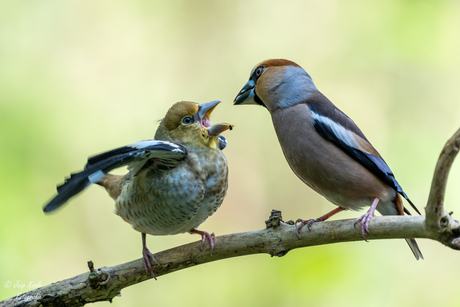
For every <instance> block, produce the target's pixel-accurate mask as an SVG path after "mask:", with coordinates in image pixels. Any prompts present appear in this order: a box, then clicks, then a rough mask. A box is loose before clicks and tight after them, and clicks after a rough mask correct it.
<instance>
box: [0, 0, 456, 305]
mask: <svg viewBox="0 0 460 307" xmlns="http://www.w3.org/2000/svg"><path fill="white" fill-rule="evenodd" d="M459 16H460V2H458V1H400V0H387V1H364V0H349V1H329V0H327V1H319V0H318V1H304V0H302V1H300V0H299V1H250V0H249V1H223V0H221V1H146V0H143V1H142V0H138V1H107V0H101V1H89V0H78V1H75V0H66V1H58V0H56V1H46V0H45V1H13V0H2V1H1V2H0V131H1V134H0V170H1V171H0V174H1V176H0V205H1V209H0V300H2V299H6V298H8V297H11V296H14V295H16V294H18V293H21V292H25V291H27V290H31V289H28V285H29V283H30V282H33V283H38V282H40V284H41V285H46V284H49V283H52V282H55V281H58V280H62V279H65V278H69V277H72V276H74V275H77V274H80V273H82V272H85V271H86V270H87V265H86V262H87V261H88V260H92V261H93V262H94V263H95V266H96V267H100V266H112V265H116V264H120V263H123V262H127V261H129V260H133V259H137V258H140V256H141V236H140V234H139V233H137V232H135V231H133V230H132V229H131V228H130V226H129V225H128V224H126V223H124V222H123V221H122V220H121V219H120V218H119V217H117V216H116V215H114V214H113V213H112V211H113V201H112V200H111V199H110V198H109V197H107V195H106V193H105V191H103V190H102V189H101V188H99V187H92V188H90V189H88V190H87V191H85V192H84V193H83V194H81V195H80V196H79V197H77V198H74V199H72V200H71V201H70V203H69V204H68V205H67V206H65V207H64V208H62V210H60V211H59V212H56V213H55V214H51V215H48V216H45V214H44V213H43V212H42V210H41V208H42V206H43V205H44V204H45V203H46V201H48V200H49V199H50V197H52V196H53V195H54V193H55V186H56V184H57V183H60V182H62V181H63V179H64V176H67V175H68V174H69V173H70V172H71V171H76V170H79V169H81V168H82V167H83V165H84V163H85V162H86V158H87V157H88V156H90V155H92V154H96V153H100V152H102V151H104V150H108V149H112V148H115V147H118V146H122V145H125V144H129V143H132V142H135V141H138V140H142V139H147V138H151V137H152V136H153V134H154V131H155V129H156V126H157V120H158V119H161V118H162V117H163V116H164V114H165V112H166V110H167V109H168V108H169V106H170V105H171V104H172V103H174V102H176V101H179V100H192V101H197V102H206V101H210V100H215V99H220V100H222V101H223V103H222V104H221V105H220V106H219V107H218V108H217V109H216V110H215V111H214V114H213V122H220V121H226V122H230V123H233V124H235V126H236V127H235V129H234V130H233V131H231V132H226V133H225V134H224V135H225V137H226V138H227V140H228V143H229V145H228V147H227V148H226V149H225V154H226V155H227V158H228V161H229V165H230V187H229V190H228V195H227V198H226V200H225V202H224V204H223V205H222V207H221V209H219V210H218V211H217V212H216V213H215V214H214V215H213V216H212V217H211V218H209V219H208V220H207V221H206V222H205V223H204V224H203V225H202V226H201V227H200V229H202V230H207V231H214V232H216V234H218V235H220V234H226V233H233V232H242V231H248V230H254V229H260V228H263V227H264V226H265V224H264V220H265V219H267V217H268V216H269V214H270V210H271V209H273V208H276V209H280V210H282V212H283V217H284V218H285V219H286V220H288V219H296V218H298V217H302V218H314V217H318V216H320V215H321V214H324V213H326V212H328V211H330V210H332V209H333V208H335V207H334V206H333V205H332V204H330V203H328V202H327V201H326V200H325V199H323V198H322V197H320V196H318V195H316V194H315V193H314V192H312V191H311V190H310V189H309V188H308V187H306V186H305V185H304V184H303V183H302V182H301V181H300V180H298V179H297V178H296V177H295V175H294V174H293V173H292V172H291V170H290V168H289V166H288V165H287V163H286V162H285V160H284V157H283V155H282V152H281V149H280V147H279V145H278V142H277V139H276V136H275V134H274V130H273V127H272V124H271V119H270V116H269V114H268V112H267V111H266V110H264V109H263V108H261V107H256V106H242V107H234V106H233V105H232V101H233V99H234V97H235V96H236V94H237V93H238V91H239V90H240V89H241V87H242V86H243V85H244V83H245V82H246V81H247V78H248V76H249V73H250V70H251V68H252V67H253V66H254V65H255V64H257V63H258V62H260V61H262V60H265V59H269V58H278V57H280V58H287V59H290V60H293V61H295V62H297V63H299V64H300V65H302V66H303V67H304V68H305V69H306V70H307V71H308V72H309V73H310V74H311V75H312V77H313V79H314V81H315V83H316V85H317V86H318V88H319V89H320V90H321V91H322V92H323V93H324V94H325V95H326V96H328V97H329V98H330V99H331V100H332V101H333V102H334V103H335V104H336V105H337V106H338V107H339V108H340V109H342V110H343V111H344V112H345V113H347V114H348V115H349V116H350V117H351V118H353V119H354V121H355V122H356V123H357V124H358V125H359V126H360V128H361V129H362V130H363V131H364V132H365V134H366V136H367V137H368V138H369V139H370V140H371V141H372V143H373V144H374V146H375V147H376V148H377V149H378V150H379V151H380V153H381V154H382V156H383V157H384V158H385V160H386V161H387V163H388V164H389V165H390V166H391V168H392V170H393V171H394V173H395V174H396V177H397V178H398V181H399V182H400V184H401V185H402V186H403V187H404V189H405V191H406V192H407V193H408V195H409V196H410V197H411V199H412V200H413V202H414V203H415V204H417V206H418V207H419V208H423V207H424V206H425V204H426V200H427V197H428V192H429V187H430V182H431V176H432V173H433V170H434V165H435V163H436V160H437V157H438V155H439V152H440V150H441V148H442V146H443V145H444V143H445V141H446V140H447V139H448V138H450V136H451V135H452V134H453V132H454V131H455V130H456V129H458V127H459V126H460V86H459V84H460V60H459V58H460V57H459V56H460V40H459V33H460V18H459ZM459 186H460V163H459V162H458V161H457V162H456V163H455V164H454V167H453V169H452V171H451V175H450V178H449V185H448V191H447V196H446V202H445V204H446V210H452V211H455V212H458V213H457V214H455V215H454V217H455V216H457V217H458V216H459V215H458V214H460V212H459V211H460V204H459V202H458V200H459V199H460V189H459ZM360 214H362V212H361V213H356V212H345V213H341V214H340V215H337V216H336V217H335V218H336V219H343V218H355V217H358V216H359V215H360ZM198 239H199V238H198V237H197V236H190V235H188V234H183V235H177V236H170V237H149V238H148V246H149V247H150V250H151V251H152V252H156V251H161V250H164V249H168V248H171V247H174V246H177V245H180V244H185V243H188V242H192V241H196V240H198ZM419 245H420V248H421V250H422V251H423V254H424V256H425V260H424V261H415V259H414V257H413V255H412V253H411V252H410V250H409V249H408V247H407V245H406V243H405V242H404V241H403V240H385V241H371V242H369V243H365V242H356V243H344V244H334V245H329V246H318V247H312V248H304V249H300V250H295V251H291V252H290V253H288V254H287V255H286V256H285V257H282V258H270V257H269V256H268V255H255V256H248V257H241V258H236V259H229V260H224V261H218V262H215V263H209V264H206V265H202V266H197V267H193V268H190V269H187V270H183V271H179V272H176V273H174V274H170V275H167V276H164V277H163V276H162V277H160V278H159V280H158V281H156V282H155V281H148V282H144V283H142V284H139V285H135V286H132V287H130V288H127V289H125V290H123V291H122V293H121V294H122V296H121V297H120V298H116V299H115V300H114V301H113V304H112V305H110V306H150V305H153V304H155V305H158V306H180V305H184V306H200V307H205V306H237V305H240V306H292V305H294V304H296V305H300V306H306V305H310V304H311V305H314V306H338V305H340V306H370V305H372V306H431V305H437V306H458V295H457V294H455V293H456V291H458V288H459V279H458V275H459V270H460V262H459V261H458V259H459V256H460V254H459V253H458V252H455V251H453V250H451V249H449V248H446V247H444V246H443V245H441V244H439V243H437V242H433V241H429V240H421V239H420V240H419ZM7 281H12V282H13V283H15V282H17V281H19V282H20V283H22V284H25V287H24V288H23V289H19V288H17V287H16V288H15V287H13V286H11V287H6V285H5V283H6V282H7ZM108 304H109V303H98V305H101V306H103V305H106V306H109V305H108Z"/></svg>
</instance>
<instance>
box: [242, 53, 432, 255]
mask: <svg viewBox="0 0 460 307" xmlns="http://www.w3.org/2000/svg"><path fill="white" fill-rule="evenodd" d="M234 104H235V105H239V104H258V105H261V106H263V107H265V108H266V109H267V110H268V111H269V112H270V114H271V116H272V121H273V125H274V127H275V131H276V134H277V136H278V140H279V142H280V144H281V148H282V149H283V153H284V156H285V157H286V160H287V161H288V163H289V165H290V166H291V168H292V170H293V171H294V173H295V174H296V175H297V176H298V177H299V178H300V179H301V180H302V181H303V182H304V183H305V184H307V185H308V186H309V187H311V188H312V189H313V190H315V191H316V192H318V193H319V194H321V195H323V196H324V197H325V198H326V199H328V200H329V201H330V202H332V203H333V204H335V205H337V206H338V208H337V209H335V210H333V211H331V212H329V213H327V214H325V215H323V216H321V217H319V218H317V219H310V220H302V219H298V220H297V222H296V224H297V223H300V225H299V226H298V227H297V228H296V235H297V236H298V233H299V231H300V230H301V229H302V227H303V226H305V225H307V226H308V228H310V227H311V225H312V224H313V223H314V222H321V221H325V220H326V219H328V218H329V217H331V216H332V215H334V214H336V213H338V212H340V211H342V210H346V209H351V210H358V209H361V208H362V207H368V206H370V209H369V211H367V213H366V214H364V215H363V216H361V217H360V218H358V219H356V221H355V225H356V224H357V223H361V232H362V235H363V238H364V239H366V234H367V233H369V222H370V220H371V219H372V217H373V216H374V211H375V210H377V211H378V212H379V213H380V214H382V215H404V213H405V212H406V213H407V214H410V213H409V211H408V210H407V209H406V208H404V206H403V203H402V199H401V196H400V195H402V196H403V197H404V198H405V199H406V200H407V201H408V202H409V204H410V205H411V206H412V207H413V208H414V210H415V211H417V213H419V214H420V212H419V211H418V210H417V208H416V207H415V206H414V205H413V204H412V202H411V201H410V200H409V198H408V197H407V195H406V194H405V193H404V191H403V190H402V188H401V186H400V185H399V184H398V182H397V181H396V179H395V177H394V175H393V172H392V171H391V170H390V168H389V167H388V165H387V164H386V163H385V161H384V160H383V159H382V157H381V156H380V154H379V153H378V152H377V150H376V149H375V148H374V147H373V146H372V145H371V143H370V142H369V141H368V140H367V138H366V137H365V136H364V134H363V133H362V132H361V130H360V129H359V128H358V126H357V125H356V124H355V123H354V122H353V121H352V120H351V119H350V118H349V117H348V116H347V115H345V114H344V113H343V112H342V111H340V110H339V109H338V108H337V107H336V106H335V105H334V104H332V102H331V101H330V100H329V99H327V98H326V96H324V95H323V94H322V93H321V92H320V91H318V89H317V88H316V86H315V85H314V83H313V81H312V79H311V77H310V75H309V74H308V73H307V72H306V71H305V70H304V69H302V67H300V66H299V65H298V64H296V63H294V62H292V61H289V60H285V59H272V60H266V61H263V62H262V63H260V64H258V65H256V66H255V67H254V68H253V69H252V71H251V75H250V77H249V81H248V82H247V83H246V84H245V85H244V87H243V88H242V90H241V91H240V92H239V93H238V95H237V96H236V98H235V101H234ZM406 241H407V243H408V244H409V247H410V248H411V250H412V252H413V253H414V255H415V257H416V258H417V259H419V258H422V259H423V256H422V253H421V252H420V249H419V248H418V246H417V243H416V241H415V240H414V239H406Z"/></svg>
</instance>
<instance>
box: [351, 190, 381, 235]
mask: <svg viewBox="0 0 460 307" xmlns="http://www.w3.org/2000/svg"><path fill="white" fill-rule="evenodd" d="M379 200H380V199H379V198H377V197H376V198H375V199H374V201H373V202H372V205H371V207H370V208H369V210H368V211H367V212H366V214H364V215H363V216H361V217H359V218H357V219H356V220H355V223H354V226H355V228H356V224H358V223H361V234H362V235H363V239H364V241H367V240H366V235H367V234H368V233H369V222H370V221H371V219H372V218H373V217H374V212H375V209H376V208H377V205H378V203H379Z"/></svg>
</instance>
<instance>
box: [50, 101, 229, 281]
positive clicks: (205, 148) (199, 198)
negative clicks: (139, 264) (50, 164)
mask: <svg viewBox="0 0 460 307" xmlns="http://www.w3.org/2000/svg"><path fill="white" fill-rule="evenodd" d="M219 103H220V101H211V102H207V103H202V104H197V103H194V102H189V101H181V102H178V103H176V104H174V105H173V106H172V107H171V108H170V109H169V111H168V112H167V113H166V116H165V118H164V119H163V120H161V123H160V125H159V127H158V129H157V131H156V134H155V138H154V140H145V141H140V142H137V143H133V144H131V145H127V146H124V147H120V148H117V149H114V150H111V151H108V152H105V153H102V154H99V155H96V156H94V157H91V158H89V159H88V163H87V164H86V166H85V169H84V170H83V171H81V172H79V173H76V174H72V175H71V177H70V178H68V179H67V180H66V181H65V183H64V184H62V185H61V186H58V187H57V191H58V194H57V195H56V196H55V197H54V198H53V199H52V200H51V201H50V202H49V203H48V204H47V205H46V206H45V207H44V208H43V211H44V212H50V211H53V210H55V209H57V208H59V207H60V206H61V205H62V204H64V203H65V202H66V201H67V200H68V199H69V198H71V197H72V196H74V195H76V194H78V193H80V192H81V191H82V190H83V189H85V188H86V187H88V186H89V185H91V184H92V183H96V184H98V185H101V186H103V187H104V188H105V189H106V190H107V192H108V193H109V195H110V197H112V198H113V199H114V200H115V213H116V214H117V215H119V216H120V217H121V218H122V219H123V220H124V221H126V222H128V223H129V224H131V226H132V227H133V228H134V229H135V230H137V231H139V232H140V233H142V246H143V248H142V255H143V258H144V267H145V270H146V271H147V272H149V271H150V273H151V275H152V277H155V274H154V272H153V269H152V263H151V261H150V260H151V259H152V260H153V261H155V262H157V261H156V260H155V258H154V257H153V255H152V254H151V253H150V251H149V250H148V248H147V246H146V243H145V237H146V234H150V235H154V236H157V235H173V234H179V233H185V232H189V233H191V234H199V235H201V236H202V241H201V242H202V246H203V244H204V243H205V241H206V239H207V240H209V243H210V246H211V250H212V249H213V248H214V242H213V237H214V234H212V235H211V234H209V233H208V232H205V231H199V230H197V229H196V228H197V227H198V226H199V225H200V224H201V223H203V222H204V221H205V220H206V219H207V218H208V217H209V216H210V215H212V214H213V213H214V212H215V211H216V210H217V209H218V208H219V206H220V205H221V204H222V202H223V200H224V197H225V195H226V193H227V186H228V177H227V174H228V167H227V160H226V158H225V156H224V154H223V153H222V149H224V148H225V146H226V144H227V142H226V140H225V138H224V137H222V136H220V133H222V132H224V131H226V130H228V129H230V130H231V129H232V128H233V125H230V124H226V123H222V124H215V125H212V124H211V121H210V115H211V112H212V111H213V110H214V108H215V107H216V106H217V104H219ZM125 165H127V166H128V170H129V172H128V173H127V174H126V175H124V176H120V175H112V174H108V172H110V171H111V170H113V169H115V168H118V167H121V166H125Z"/></svg>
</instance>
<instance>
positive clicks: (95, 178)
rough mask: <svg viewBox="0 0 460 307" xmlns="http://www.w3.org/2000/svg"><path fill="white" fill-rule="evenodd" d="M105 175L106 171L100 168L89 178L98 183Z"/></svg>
mask: <svg viewBox="0 0 460 307" xmlns="http://www.w3.org/2000/svg"><path fill="white" fill-rule="evenodd" d="M104 176H105V174H104V172H103V171H101V170H98V171H97V172H94V173H92V174H91V175H89V176H88V180H89V182H91V183H97V182H98V181H99V179H101V178H102V177H104Z"/></svg>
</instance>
